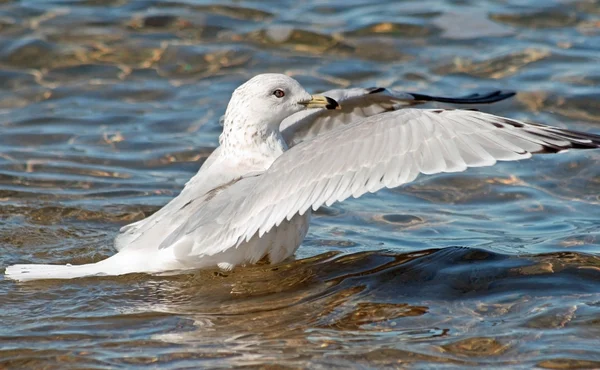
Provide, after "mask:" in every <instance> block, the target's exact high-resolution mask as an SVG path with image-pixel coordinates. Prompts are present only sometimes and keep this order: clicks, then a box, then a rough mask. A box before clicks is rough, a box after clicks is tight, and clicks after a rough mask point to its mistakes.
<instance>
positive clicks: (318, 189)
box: [160, 109, 600, 257]
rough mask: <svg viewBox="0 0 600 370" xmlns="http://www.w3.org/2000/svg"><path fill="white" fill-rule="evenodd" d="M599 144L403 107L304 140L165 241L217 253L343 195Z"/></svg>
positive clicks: (580, 136) (456, 113) (193, 252)
mask: <svg viewBox="0 0 600 370" xmlns="http://www.w3.org/2000/svg"><path fill="white" fill-rule="evenodd" d="M595 147H600V136H598V135H593V134H584V133H577V132H573V131H568V130H563V129H558V128H553V127H548V126H542V125H536V124H527V123H523V122H520V121H515V120H510V119H507V118H502V117H498V116H494V115H490V114H486V113H481V112H475V111H465V110H421V109H403V110H399V111H394V112H390V113H386V114H382V115H377V116H373V117H370V118H367V119H364V120H362V121H359V122H355V123H352V124H349V125H346V126H343V127H339V128H337V129H335V130H333V131H330V132H327V133H325V134H321V135H319V136H317V137H315V138H313V139H312V140H309V141H305V142H303V143H301V144H299V145H297V146H295V147H293V148H291V149H290V150H288V151H287V152H285V153H284V154H283V155H282V156H281V157H279V158H278V159H277V160H276V161H275V162H274V163H273V165H272V166H271V167H270V168H269V169H268V170H267V171H266V172H265V173H264V174H262V175H259V176H254V177H250V178H245V179H242V180H240V181H238V182H237V183H235V184H233V185H231V186H230V187H228V188H227V189H225V190H223V191H222V192H221V193H219V194H217V195H216V196H215V197H214V198H213V199H212V200H211V201H210V202H206V204H205V206H203V207H201V208H200V209H198V210H197V212H196V213H195V214H194V215H191V217H189V219H188V221H187V222H186V223H184V224H183V225H181V226H180V227H179V228H178V229H177V230H175V232H173V233H172V234H171V235H169V237H167V238H166V239H165V241H164V242H163V243H162V245H161V247H160V248H174V253H175V255H177V256H180V257H189V256H198V257H201V256H206V255H214V254H217V253H219V252H223V251H226V250H227V249H229V248H233V247H237V246H238V245H239V244H240V243H241V242H242V241H248V240H250V239H251V238H252V236H254V235H255V234H256V233H259V235H262V234H263V233H265V232H267V231H269V230H270V229H271V228H273V227H274V226H276V225H278V224H279V223H281V222H282V221H283V220H284V219H287V220H290V219H291V218H292V217H293V216H294V215H296V214H301V215H302V214H304V213H305V212H306V211H307V210H308V209H309V208H312V209H315V210H316V209H317V208H319V207H320V206H321V205H323V204H327V205H330V204H332V203H334V202H336V201H342V200H344V199H346V198H348V197H349V196H353V197H359V196H361V195H362V194H364V193H366V192H375V191H377V190H379V189H381V188H383V187H388V188H393V187H397V186H399V185H401V184H405V183H408V182H411V181H413V180H414V179H415V178H416V177H417V176H418V174H419V173H424V174H433V173H440V172H456V171H463V170H465V169H466V168H467V167H478V166H491V165H493V164H495V163H496V161H498V160H501V161H513V160H520V159H524V158H529V157H530V156H531V154H533V153H548V152H552V153H555V152H559V151H563V150H566V149H569V148H595Z"/></svg>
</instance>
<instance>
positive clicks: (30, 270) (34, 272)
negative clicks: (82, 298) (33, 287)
mask: <svg viewBox="0 0 600 370" xmlns="http://www.w3.org/2000/svg"><path fill="white" fill-rule="evenodd" d="M121 257H123V256H122V254H120V253H117V254H115V255H114V256H112V257H109V258H107V259H105V260H103V261H100V262H97V263H89V264H86V265H34V264H27V265H12V266H9V267H7V268H6V271H5V276H6V277H7V278H9V279H12V280H16V281H29V280H40V279H74V278H79V277H84V276H100V275H104V276H106V275H113V276H114V275H123V274H128V273H132V272H143V271H140V269H136V268H135V267H136V266H133V264H132V263H124V262H127V261H126V259H124V258H121ZM137 267H139V266H137ZM142 270H143V269H142Z"/></svg>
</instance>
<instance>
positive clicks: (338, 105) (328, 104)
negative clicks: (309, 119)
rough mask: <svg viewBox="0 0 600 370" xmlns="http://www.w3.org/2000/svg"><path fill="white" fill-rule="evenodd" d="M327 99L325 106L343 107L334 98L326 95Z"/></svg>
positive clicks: (328, 107) (331, 107)
mask: <svg viewBox="0 0 600 370" xmlns="http://www.w3.org/2000/svg"><path fill="white" fill-rule="evenodd" d="M325 100H327V105H325V108H327V109H341V108H342V107H341V106H340V104H339V103H338V102H337V101H335V100H334V99H331V98H330V97H328V96H325Z"/></svg>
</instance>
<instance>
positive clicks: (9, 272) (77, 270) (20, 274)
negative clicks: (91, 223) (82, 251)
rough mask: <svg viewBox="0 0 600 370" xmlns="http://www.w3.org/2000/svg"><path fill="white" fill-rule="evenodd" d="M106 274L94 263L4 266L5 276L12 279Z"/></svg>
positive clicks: (66, 277)
mask: <svg viewBox="0 0 600 370" xmlns="http://www.w3.org/2000/svg"><path fill="white" fill-rule="evenodd" d="M93 275H107V274H106V273H103V272H102V270H101V269H99V268H98V266H97V264H96V263H90V264H88V265H79V266H72V265H13V266H9V267H7V268H6V272H5V276H6V277H7V278H9V279H12V280H17V281H28V280H39V279H73V278H78V277H83V276H93Z"/></svg>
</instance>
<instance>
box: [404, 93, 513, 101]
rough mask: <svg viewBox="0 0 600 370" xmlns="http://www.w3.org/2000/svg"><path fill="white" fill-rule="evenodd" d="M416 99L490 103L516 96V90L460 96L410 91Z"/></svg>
mask: <svg viewBox="0 0 600 370" xmlns="http://www.w3.org/2000/svg"><path fill="white" fill-rule="evenodd" d="M410 94H411V95H412V96H413V97H414V99H415V100H416V101H422V102H428V101H435V102H440V103H449V104H490V103H495V102H498V101H501V100H505V99H508V98H510V97H513V96H515V95H516V94H517V93H516V92H514V91H502V90H497V91H492V92H490V93H487V94H478V93H476V94H470V95H466V96H462V97H458V98H448V97H444V96H430V95H424V94H418V93H410Z"/></svg>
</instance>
